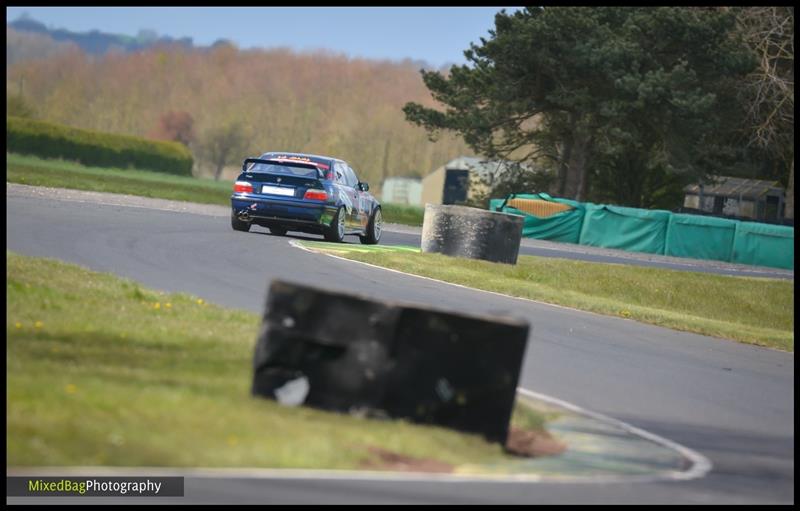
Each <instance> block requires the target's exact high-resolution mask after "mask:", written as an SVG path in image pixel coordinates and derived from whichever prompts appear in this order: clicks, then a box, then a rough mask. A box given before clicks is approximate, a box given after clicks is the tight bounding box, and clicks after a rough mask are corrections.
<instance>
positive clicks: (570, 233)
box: [489, 193, 584, 243]
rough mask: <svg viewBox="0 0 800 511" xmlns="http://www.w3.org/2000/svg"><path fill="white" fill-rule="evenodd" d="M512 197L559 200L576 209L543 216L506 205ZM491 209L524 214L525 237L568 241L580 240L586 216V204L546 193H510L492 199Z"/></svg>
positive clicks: (523, 231)
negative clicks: (503, 196) (501, 197)
mask: <svg viewBox="0 0 800 511" xmlns="http://www.w3.org/2000/svg"><path fill="white" fill-rule="evenodd" d="M511 199H534V200H543V201H548V202H558V203H560V204H566V205H568V206H571V207H573V208H574V209H571V210H569V211H562V212H560V213H556V214H554V215H550V216H547V217H543V218H542V217H538V216H535V215H531V214H529V213H526V212H524V211H521V210H519V209H517V208H514V207H511V206H508V205H506V203H507V202H508V201H509V200H511ZM489 209H490V210H492V211H503V212H505V213H511V214H515V215H522V216H524V217H525V220H524V222H523V225H522V236H523V237H525V238H536V239H539V240H550V241H560V242H566V243H578V241H579V240H580V235H581V225H582V224H583V216H584V206H583V204H581V203H580V202H576V201H572V200H568V199H557V198H553V197H550V196H549V195H548V194H546V193H536V194H514V195H509V196H508V197H507V198H505V199H492V200H490V201H489Z"/></svg>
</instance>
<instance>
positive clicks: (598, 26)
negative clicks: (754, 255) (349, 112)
mask: <svg viewBox="0 0 800 511" xmlns="http://www.w3.org/2000/svg"><path fill="white" fill-rule="evenodd" d="M489 35H490V37H488V38H482V39H481V41H480V44H476V43H473V44H471V45H470V48H468V49H467V50H466V51H465V55H466V57H467V59H468V63H467V64H465V65H462V66H456V67H453V68H451V69H450V70H449V72H448V73H447V74H445V73H442V72H440V71H424V70H423V71H422V78H423V80H424V82H425V84H426V86H427V87H428V89H429V90H430V91H431V93H432V94H433V97H434V98H435V99H436V100H437V102H438V105H436V106H434V107H430V106H428V105H424V104H421V103H417V102H414V101H409V102H408V103H407V104H406V105H405V107H404V112H405V114H406V118H407V119H408V120H409V121H410V122H411V123H413V124H415V125H419V126H422V127H424V128H425V129H426V130H427V131H428V132H429V134H430V135H431V137H432V138H435V137H436V136H437V135H439V134H441V133H457V134H459V136H461V137H462V138H463V139H464V140H465V141H466V142H467V144H469V146H470V147H471V148H472V149H473V150H474V151H475V152H477V153H478V154H482V155H485V156H487V157H490V158H508V159H512V160H515V161H519V162H524V163H527V164H529V165H530V166H534V167H537V168H539V169H540V171H541V173H542V174H543V175H545V176H549V177H550V178H551V179H550V181H549V183H550V184H549V187H550V192H551V193H553V194H555V195H558V196H561V197H568V198H573V199H577V200H591V201H595V202H611V203H616V204H622V205H627V206H635V207H646V208H653V207H663V208H668V209H673V208H675V207H676V206H679V205H680V203H681V198H682V189H683V187H684V186H685V185H686V184H689V183H693V182H698V181H701V182H702V181H706V182H707V181H708V180H709V179H710V178H711V176H713V175H725V176H739V177H749V178H760V179H769V180H779V181H780V182H781V183H782V184H783V185H784V186H788V190H787V208H786V216H787V217H789V218H793V215H794V213H793V200H794V199H793V195H794V190H793V187H794V8H793V7H729V8H728V7H709V8H699V7H657V8H654V7H529V8H525V9H523V10H520V11H516V12H513V13H507V12H505V11H503V12H501V13H498V14H497V16H496V18H495V28H494V29H493V30H491V31H490V34H489ZM442 107H444V109H442ZM518 176H519V177H520V178H521V179H522V178H524V179H530V176H525V175H524V173H519V174H518ZM504 186H506V187H507V188H513V187H514V183H513V182H512V183H510V185H509V183H504Z"/></svg>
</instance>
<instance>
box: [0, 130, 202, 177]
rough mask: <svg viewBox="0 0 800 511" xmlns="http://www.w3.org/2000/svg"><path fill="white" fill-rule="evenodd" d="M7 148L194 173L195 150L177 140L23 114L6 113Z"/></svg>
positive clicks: (45, 155) (44, 155) (96, 162)
mask: <svg viewBox="0 0 800 511" xmlns="http://www.w3.org/2000/svg"><path fill="white" fill-rule="evenodd" d="M6 149H7V151H11V152H15V153H21V154H32V155H35V156H39V157H42V158H63V159H65V160H75V161H78V162H80V163H82V164H84V165H92V166H98V167H118V168H123V169H124V168H128V167H134V168H137V169H143V170H152V171H156V172H164V173H167V174H176V175H180V176H191V175H192V164H193V159H192V154H191V153H190V152H189V149H188V148H186V147H185V146H184V145H182V144H180V143H178V142H163V141H156V140H148V139H145V138H140V137H132V136H128V135H117V134H113V133H103V132H100V131H90V130H84V129H80V128H73V127H70V126H64V125H61V124H55V123H51V122H46V121H35V120H32V119H23V118H21V117H11V116H9V117H6Z"/></svg>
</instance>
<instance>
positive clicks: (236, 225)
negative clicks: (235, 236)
mask: <svg viewBox="0 0 800 511" xmlns="http://www.w3.org/2000/svg"><path fill="white" fill-rule="evenodd" d="M231 227H233V230H234V231H242V232H247V231H249V230H250V223H249V222H242V221H241V220H239V219H238V218H236V216H235V215H234V214H233V212H231Z"/></svg>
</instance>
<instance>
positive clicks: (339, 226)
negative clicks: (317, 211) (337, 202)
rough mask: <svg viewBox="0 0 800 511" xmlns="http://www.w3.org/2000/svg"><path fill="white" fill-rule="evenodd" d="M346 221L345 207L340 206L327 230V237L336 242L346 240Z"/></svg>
mask: <svg viewBox="0 0 800 511" xmlns="http://www.w3.org/2000/svg"><path fill="white" fill-rule="evenodd" d="M344 221H345V211H344V207H340V208H339V210H338V211H337V212H336V216H334V217H333V222H331V225H330V226H328V228H327V229H326V230H325V239H326V240H328V241H332V242H334V243H341V242H342V241H344Z"/></svg>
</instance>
